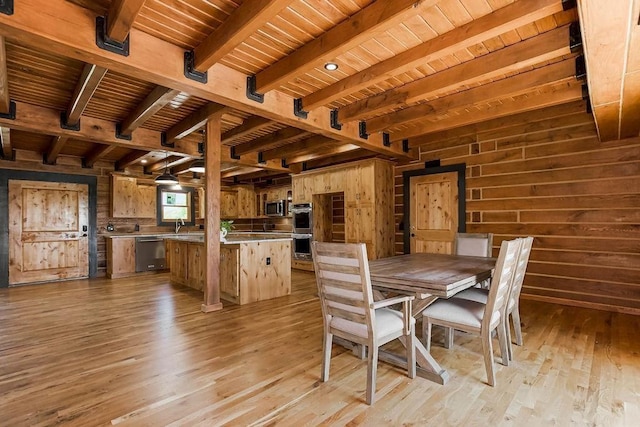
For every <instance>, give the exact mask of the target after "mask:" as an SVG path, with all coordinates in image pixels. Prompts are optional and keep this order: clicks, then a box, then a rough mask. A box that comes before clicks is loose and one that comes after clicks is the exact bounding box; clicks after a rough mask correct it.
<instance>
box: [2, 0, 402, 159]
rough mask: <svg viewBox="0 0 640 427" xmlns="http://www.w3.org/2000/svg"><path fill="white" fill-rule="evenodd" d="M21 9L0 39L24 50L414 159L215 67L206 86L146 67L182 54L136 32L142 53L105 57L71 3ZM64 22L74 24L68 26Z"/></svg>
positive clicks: (87, 16) (91, 22)
mask: <svg viewBox="0 0 640 427" xmlns="http://www.w3.org/2000/svg"><path fill="white" fill-rule="evenodd" d="M21 7H22V10H23V12H22V13H16V14H13V15H11V16H8V15H4V14H0V35H3V36H5V37H6V36H10V37H12V38H16V39H20V42H21V43H22V44H23V45H24V46H27V47H32V48H37V49H43V50H46V51H47V52H50V53H52V54H56V55H60V56H63V57H68V58H75V59H78V60H81V61H90V62H92V63H94V64H96V65H99V66H103V67H105V68H108V69H110V70H112V71H113V72H118V73H122V74H125V75H128V76H131V77H132V78H137V79H141V80H144V81H148V82H151V83H154V84H157V85H161V86H166V87H170V88H172V89H178V90H180V91H182V92H185V93H188V94H190V95H191V96H197V97H199V98H202V99H206V100H208V101H212V102H217V103H219V104H223V105H227V106H229V107H232V108H235V109H237V110H240V111H244V112H246V113H250V114H255V115H259V116H263V117H266V118H270V119H272V120H275V121H278V122H280V123H283V124H286V125H288V126H293V127H297V128H299V129H304V130H306V131H309V132H313V133H318V134H322V135H324V136H327V137H330V138H334V139H339V140H343V141H345V142H352V143H354V144H356V145H359V146H361V147H364V148H366V149H367V150H370V151H374V152H377V153H381V154H384V155H386V156H390V157H402V158H412V157H411V156H412V155H414V153H405V152H404V151H403V150H402V145H401V144H392V145H391V146H389V147H387V146H385V144H384V141H383V138H382V135H376V134H372V135H369V137H368V138H366V139H364V138H361V137H360V129H359V126H358V124H357V123H354V122H350V123H344V124H343V125H342V128H341V129H335V128H333V127H331V123H330V120H329V117H330V110H329V109H327V108H324V107H322V108H317V109H315V110H314V111H310V112H309V115H308V117H307V119H303V118H300V117H297V116H296V115H295V114H294V110H293V103H294V99H293V97H292V96H290V95H287V94H284V93H281V92H277V91H275V92H274V91H271V92H269V93H267V94H265V97H264V102H262V103H258V102H255V101H253V100H251V99H249V98H247V96H246V82H247V76H246V74H243V73H241V72H238V71H235V70H233V69H231V68H229V67H227V66H224V65H222V64H220V63H217V64H215V65H214V66H213V67H211V68H210V69H209V70H208V73H209V78H208V83H200V82H196V81H194V80H191V79H189V78H187V77H185V76H184V69H183V68H182V67H149V64H164V63H169V64H182V63H183V61H184V50H183V49H182V48H181V47H180V46H176V45H174V44H172V43H170V42H168V41H164V40H161V39H160V38H158V37H155V36H153V35H150V34H147V33H145V32H144V31H140V30H137V29H136V28H132V29H131V31H130V35H131V40H132V41H134V42H135V44H137V45H139V46H144V49H135V48H132V49H131V52H130V54H129V56H128V57H124V56H120V55H114V54H112V53H109V52H105V51H104V50H102V49H100V48H99V47H98V46H96V44H95V18H96V15H95V13H93V12H91V11H90V10H87V9H85V8H82V7H80V6H78V5H75V4H73V3H71V2H64V1H56V2H51V1H50V0H24V1H22V2H21ZM69 22H73V26H70V25H69ZM220 82H224V84H220Z"/></svg>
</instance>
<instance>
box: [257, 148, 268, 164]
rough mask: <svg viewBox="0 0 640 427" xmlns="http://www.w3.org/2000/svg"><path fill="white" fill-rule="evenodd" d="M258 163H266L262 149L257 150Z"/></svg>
mask: <svg viewBox="0 0 640 427" xmlns="http://www.w3.org/2000/svg"><path fill="white" fill-rule="evenodd" d="M258 163H266V160H265V159H264V154H263V153H262V151H260V152H258Z"/></svg>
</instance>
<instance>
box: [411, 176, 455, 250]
mask: <svg viewBox="0 0 640 427" xmlns="http://www.w3.org/2000/svg"><path fill="white" fill-rule="evenodd" d="M409 187H410V188H409V197H410V229H409V231H410V234H409V235H410V242H411V252H412V253H415V252H428V253H446V254H448V253H451V250H452V243H453V239H454V237H455V233H456V231H457V230H458V196H459V195H458V173H457V172H447V173H441V174H433V175H422V176H413V177H411V178H410V181H409Z"/></svg>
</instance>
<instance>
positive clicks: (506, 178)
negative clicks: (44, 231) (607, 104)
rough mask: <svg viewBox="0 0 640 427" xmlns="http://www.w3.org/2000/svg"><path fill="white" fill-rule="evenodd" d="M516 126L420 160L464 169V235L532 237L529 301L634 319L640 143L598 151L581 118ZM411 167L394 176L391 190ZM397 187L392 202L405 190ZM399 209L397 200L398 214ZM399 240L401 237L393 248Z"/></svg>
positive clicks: (425, 150) (437, 147)
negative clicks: (629, 315)
mask: <svg viewBox="0 0 640 427" xmlns="http://www.w3.org/2000/svg"><path fill="white" fill-rule="evenodd" d="M544 114H545V110H542V111H540V112H534V113H533V116H532V117H536V118H538V117H544ZM518 120H519V119H517V118H515V119H514V123H513V125H512V126H509V123H508V118H505V119H504V120H502V125H501V127H500V128H496V129H494V130H491V129H488V128H486V127H485V128H482V129H481V128H478V129H476V132H475V133H473V134H471V138H470V139H466V140H465V138H466V137H465V136H462V135H460V136H458V138H459V139H458V140H456V139H455V137H453V138H452V139H447V138H450V137H451V134H452V133H448V134H446V133H442V134H441V136H440V137H441V138H442V139H436V140H433V139H431V140H430V141H429V142H427V141H425V143H424V145H422V146H420V157H421V159H422V160H423V161H424V160H427V159H434V158H438V159H439V160H440V161H441V163H442V164H451V163H455V162H458V161H461V160H462V161H465V162H467V179H466V186H467V190H468V191H467V195H466V197H467V200H466V203H467V224H466V227H467V228H468V231H470V232H493V233H495V237H494V244H495V245H499V244H500V242H501V241H502V240H506V239H512V238H513V237H517V236H525V235H531V236H534V238H535V240H534V249H533V252H532V256H531V261H530V268H529V269H528V271H527V277H526V280H525V286H524V289H523V294H522V295H523V298H524V299H525V300H526V299H527V298H531V299H537V300H545V301H550V302H556V303H562V304H570V305H579V306H585V307H591V308H599V309H605V310H614V311H629V310H631V311H633V310H637V309H638V308H640V292H639V290H640V289H639V288H638V286H637V284H638V283H640V268H639V267H638V265H640V264H639V262H640V258H639V256H640V255H638V254H639V253H640V214H639V213H638V209H637V207H638V206H640V138H632V139H626V140H612V141H611V142H609V143H601V142H599V141H598V139H597V133H596V130H595V127H594V126H593V122H592V120H593V119H590V118H589V116H588V115H587V114H585V113H575V114H566V115H562V116H558V117H553V116H548V117H547V118H545V119H542V120H535V121H532V122H531V123H517V121H518ZM496 123H497V122H496ZM445 140H446V141H448V143H450V144H454V145H455V144H458V146H460V147H464V146H466V147H467V148H468V154H467V155H464V153H463V152H458V151H456V150H446V149H445V148H444V147H443V145H442V143H443V141H445ZM513 150H516V151H517V150H522V151H521V153H522V154H523V155H522V156H521V158H514V156H513V155H509V154H508V153H510V152H512V151H513ZM514 152H515V151H514ZM416 165H418V167H419V166H420V164H418V163H416ZM413 167H414V166H412V164H409V165H406V166H403V167H397V168H396V172H395V174H396V182H397V177H398V176H399V174H401V173H402V171H403V170H407V169H409V170H410V169H411V168H413ZM395 188H396V200H397V197H398V195H399V194H398V192H400V193H402V191H403V189H402V187H400V186H398V185H396V187H395ZM398 203H400V206H398ZM400 208H402V206H401V202H398V201H396V212H398V210H399V209H400ZM396 218H397V219H398V218H399V217H398V215H397V214H396ZM400 238H401V235H400V234H399V233H397V234H396V248H398V247H399V244H398V243H399V240H400ZM525 303H526V302H523V303H522V304H525Z"/></svg>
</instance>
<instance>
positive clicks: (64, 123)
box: [60, 111, 81, 132]
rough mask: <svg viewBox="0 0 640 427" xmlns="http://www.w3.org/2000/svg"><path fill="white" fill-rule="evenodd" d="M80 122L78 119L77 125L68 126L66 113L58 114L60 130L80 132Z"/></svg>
mask: <svg viewBox="0 0 640 427" xmlns="http://www.w3.org/2000/svg"><path fill="white" fill-rule="evenodd" d="M80 120H81V119H78V123H76V124H75V125H70V124H69V123H68V122H67V113H66V112H64V111H63V112H61V113H60V127H61V128H62V129H66V130H75V131H76V132H77V131H79V130H80Z"/></svg>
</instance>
